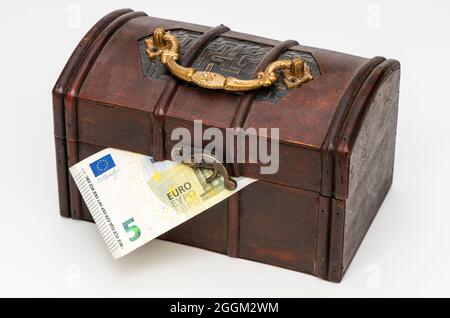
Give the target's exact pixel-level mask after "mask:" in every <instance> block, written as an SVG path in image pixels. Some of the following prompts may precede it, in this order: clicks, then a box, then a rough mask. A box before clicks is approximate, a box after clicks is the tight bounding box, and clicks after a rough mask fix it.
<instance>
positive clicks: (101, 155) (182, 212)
mask: <svg viewBox="0 0 450 318" xmlns="http://www.w3.org/2000/svg"><path fill="white" fill-rule="evenodd" d="M70 173H71V175H72V177H73V179H74V181H75V183H76V185H77V187H78V189H79V191H80V193H81V195H82V197H83V199H84V201H85V203H86V206H87V207H88V209H89V212H90V213H91V215H92V217H93V219H94V221H95V223H96V224H97V227H98V229H99V231H100V234H101V235H102V237H103V239H104V241H105V243H106V245H107V247H108V249H109V250H110V251H111V253H112V256H113V257H114V258H119V257H122V256H124V255H126V254H128V253H130V252H131V251H133V250H135V249H137V248H138V247H140V246H142V245H144V244H145V243H147V242H149V241H151V240H153V239H154V238H156V237H158V236H160V235H161V234H163V233H165V232H167V231H169V230H170V229H172V228H174V227H176V226H178V225H180V224H182V223H183V222H186V221H187V220H189V219H190V218H192V217H195V216H196V215H198V214H199V213H202V212H203V211H205V210H207V209H208V208H210V207H212V206H213V205H215V204H217V203H219V202H220V201H222V200H224V199H226V198H228V197H229V196H230V195H232V194H233V193H235V192H237V191H239V190H241V189H242V188H243V187H245V186H247V185H249V184H250V183H252V182H254V181H256V180H254V179H250V178H244V177H240V178H235V180H236V182H237V187H236V189H235V190H233V191H229V190H227V189H225V187H224V184H223V178H222V177H217V178H215V179H214V180H213V181H212V182H209V183H208V182H206V179H207V177H208V176H209V175H210V174H211V173H212V172H211V171H210V170H208V169H201V168H192V167H190V166H188V165H185V164H182V163H176V162H173V161H161V162H154V161H153V159H152V158H151V157H149V156H144V155H141V154H137V153H133V152H128V151H123V150H118V149H113V148H107V149H104V150H102V151H100V152H98V153H96V154H94V155H92V156H90V157H89V158H86V159H84V160H82V161H80V162H79V163H77V164H75V165H74V166H72V167H71V168H70Z"/></svg>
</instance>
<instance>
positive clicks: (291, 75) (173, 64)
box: [145, 28, 313, 92]
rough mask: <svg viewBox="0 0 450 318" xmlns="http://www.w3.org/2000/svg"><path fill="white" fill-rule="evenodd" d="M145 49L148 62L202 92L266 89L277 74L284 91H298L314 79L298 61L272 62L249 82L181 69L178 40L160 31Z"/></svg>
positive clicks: (157, 31) (304, 64) (299, 59)
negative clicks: (158, 64) (279, 72)
mask: <svg viewBox="0 0 450 318" xmlns="http://www.w3.org/2000/svg"><path fill="white" fill-rule="evenodd" d="M145 45H146V46H147V51H146V53H147V56H148V57H149V58H150V59H155V58H157V57H159V59H160V61H161V63H162V64H164V65H165V66H166V67H167V69H168V70H169V71H170V73H172V74H173V75H174V76H176V77H178V78H179V79H182V80H184V81H186V82H188V83H194V84H197V85H198V86H200V87H204V88H209V89H223V90H226V91H234V92H237V91H249V90H254V89H257V88H260V87H263V86H264V87H268V86H271V85H272V84H273V83H274V82H275V81H276V80H277V77H278V75H277V72H276V71H277V70H282V71H283V75H284V82H285V83H286V86H287V88H294V87H298V86H300V85H302V84H304V83H306V82H308V81H310V80H312V79H313V76H312V74H311V70H310V68H309V66H308V65H307V64H306V62H304V61H303V60H302V59H301V58H293V59H290V60H278V61H275V62H272V63H271V64H269V65H268V66H267V67H266V69H265V70H264V72H259V73H258V74H257V76H256V78H255V79H251V80H241V79H238V78H234V77H225V76H222V75H220V74H218V73H214V72H208V71H198V70H196V69H195V68H192V67H183V66H181V65H180V64H178V63H177V61H178V59H179V57H180V44H179V42H178V40H177V38H176V37H175V36H173V35H172V34H170V32H168V31H164V30H163V29H162V28H156V29H155V31H154V32H153V36H152V37H151V38H149V39H147V40H145Z"/></svg>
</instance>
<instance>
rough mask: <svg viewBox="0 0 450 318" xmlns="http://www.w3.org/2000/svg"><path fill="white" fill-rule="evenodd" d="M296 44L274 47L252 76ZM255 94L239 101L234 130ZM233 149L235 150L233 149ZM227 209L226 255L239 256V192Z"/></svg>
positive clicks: (234, 166)
mask: <svg viewBox="0 0 450 318" xmlns="http://www.w3.org/2000/svg"><path fill="white" fill-rule="evenodd" d="M297 44H298V42H297V41H294V40H287V41H284V42H281V43H280V44H278V45H276V46H274V47H273V48H272V49H271V50H270V51H269V52H267V54H266V55H265V56H264V57H263V59H262V60H261V61H260V62H259V64H258V66H257V67H256V69H255V71H254V74H253V75H254V76H256V74H257V73H258V72H260V71H262V70H264V69H265V68H266V67H267V65H269V64H270V63H272V62H273V61H274V60H277V59H278V58H279V57H280V55H281V54H283V53H284V52H285V51H286V50H288V49H289V48H291V47H292V46H295V45H297ZM256 94H257V92H256V91H253V92H249V93H246V94H245V95H244V96H243V97H242V98H241V100H240V101H239V105H238V108H237V110H236V113H235V114H234V117H233V121H232V124H231V126H232V127H233V128H235V129H243V126H244V124H245V121H246V119H247V116H248V113H249V111H250V108H251V106H252V103H253V100H254V99H255V97H256ZM233 149H235V148H234V147H233ZM236 159H237V158H235V160H234V162H233V164H232V175H233V176H236V177H239V176H240V171H239V164H238V163H237V162H236V161H237V160H236ZM227 207H228V255H229V256H233V257H238V256H239V223H240V222H239V210H240V209H239V192H237V193H235V194H233V195H232V196H230V197H229V198H228V199H227Z"/></svg>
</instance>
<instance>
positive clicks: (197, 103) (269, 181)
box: [53, 9, 400, 282]
mask: <svg viewBox="0 0 450 318" xmlns="http://www.w3.org/2000/svg"><path fill="white" fill-rule="evenodd" d="M399 79H400V64H399V62H397V61H395V60H387V59H385V58H383V57H374V58H372V59H367V58H362V57H357V56H352V55H348V54H342V53H338V52H333V51H329V50H323V49H318V48H313V47H307V46H303V45H300V44H298V43H297V42H296V41H292V40H288V41H284V42H279V41H275V40H270V39H266V38H262V37H257V36H253V35H248V34H242V33H238V32H234V31H230V29H229V28H227V27H226V26H224V25H219V26H217V27H212V28H211V27H205V26H201V25H195V24H190V23H184V22H178V21H171V20H164V19H160V18H154V17H149V16H147V15H146V14H145V13H142V12H134V11H132V10H128V9H124V10H117V11H114V12H112V13H110V14H108V15H107V16H105V17H104V18H102V19H101V20H100V21H99V22H98V23H97V24H95V25H94V26H93V27H92V29H91V30H90V31H89V32H88V33H87V34H86V36H85V37H84V38H83V39H82V40H81V42H80V44H79V45H78V46H77V47H76V49H75V51H74V52H73V54H72V56H71V57H70V59H69V61H68V62H67V65H66V66H65V68H64V70H63V71H62V73H61V75H60V77H59V79H58V81H57V83H56V85H55V87H54V89H53V109H54V125H55V145H56V156H57V171H58V185H59V200H60V212H61V215H63V216H66V217H71V218H73V219H82V220H87V221H92V217H91V215H90V213H89V211H88V209H87V207H86V205H85V204H84V202H83V201H82V199H81V197H80V193H79V191H78V189H77V187H76V185H75V183H74V182H73V180H72V179H71V177H69V173H68V168H69V167H70V166H72V165H73V164H75V163H77V162H78V161H80V160H82V159H84V158H86V157H88V156H90V155H92V154H94V153H96V152H98V151H100V150H102V149H104V148H107V147H112V148H118V149H123V150H128V151H133V152H137V153H141V154H146V155H150V156H152V157H153V158H155V160H164V159H172V158H173V151H174V147H175V145H176V144H177V142H176V141H174V140H172V138H170V136H172V133H173V132H174V130H175V129H177V128H180V127H182V128H185V129H188V130H189V131H192V132H193V133H194V134H195V131H194V130H195V123H198V122H199V121H201V122H200V125H201V127H202V128H203V129H207V128H211V127H213V128H217V129H219V130H220V131H224V132H225V131H226V130H227V129H234V131H241V132H242V131H246V130H247V129H248V128H252V129H253V130H252V131H256V135H257V137H258V138H259V137H261V140H263V139H264V138H265V139H264V140H266V141H267V142H268V143H270V142H275V141H276V142H277V143H278V148H277V149H276V150H277V155H278V162H277V169H276V172H275V173H263V169H262V168H263V167H265V166H267V162H262V161H259V160H258V158H256V160H254V159H255V158H253V157H251V154H250V152H249V151H248V150H247V149H246V148H245V149H243V153H244V157H245V160H244V161H243V162H242V161H238V160H235V161H232V162H229V160H224V157H227V158H231V159H233V158H236V154H235V153H231V154H230V152H231V150H230V149H232V150H233V151H234V150H236V149H241V148H242V147H243V146H242V143H241V144H239V145H238V144H237V138H233V139H232V140H231V142H230V140H228V141H227V142H225V141H224V143H223V144H224V149H225V150H224V154H222V155H220V156H219V155H217V160H218V161H219V162H220V164H221V166H222V167H223V168H224V172H223V173H222V175H223V177H224V179H227V180H233V177H236V176H245V177H250V178H255V179H258V181H256V182H254V183H252V184H251V185H249V186H248V187H246V188H244V189H243V190H242V191H240V192H238V193H236V194H234V195H233V196H231V197H230V198H228V199H227V200H225V201H222V202H221V203H219V204H217V205H215V206H214V207H212V208H210V209H209V210H208V211H205V212H204V213H202V214H200V215H198V216H197V217H194V218H193V219H191V220H189V221H188V222H186V223H184V224H182V225H180V226H178V227H176V228H174V229H173V230H171V231H169V232H167V233H166V234H164V235H163V236H161V239H164V240H169V241H173V242H178V243H183V244H188V245H191V246H196V247H200V248H203V249H207V250H211V251H214V252H219V253H223V254H227V255H229V256H233V257H240V258H244V259H249V260H254V261H259V262H263V263H267V264H271V265H275V266H279V267H284V268H288V269H293V270H296V271H301V272H306V273H310V274H313V275H316V276H318V277H321V278H323V279H326V280H330V281H335V282H338V281H340V280H341V279H342V276H343V274H344V272H345V271H346V269H347V268H348V266H349V264H350V262H351V260H352V258H353V256H354V255H355V253H356V251H357V249H358V247H359V245H360V243H361V241H362V239H363V237H364V235H365V233H366V232H367V230H368V228H369V226H370V224H371V222H372V220H373V219H374V217H375V215H376V213H377V211H378V209H379V208H380V205H381V204H382V202H383V199H384V198H385V196H386V194H387V192H388V190H389V188H390V186H391V184H392V177H393V163H394V150H395V135H396V122H397V110H398V93H399ZM272 128H277V129H278V133H277V136H274V135H273V134H269V133H267V134H266V135H265V136H262V134H263V133H261V132H267V131H269V130H270V129H272ZM270 131H272V130H270ZM262 137H264V138H262ZM205 144H206V141H202V142H201V143H200V145H198V144H197V145H191V146H192V149H196V148H198V146H200V148H202V147H204V146H205ZM246 144H247V142H244V146H245V145H246ZM187 146H189V145H187ZM266 146H267V147H269V146H268V145H266ZM269 149H270V147H269ZM271 155H273V154H271Z"/></svg>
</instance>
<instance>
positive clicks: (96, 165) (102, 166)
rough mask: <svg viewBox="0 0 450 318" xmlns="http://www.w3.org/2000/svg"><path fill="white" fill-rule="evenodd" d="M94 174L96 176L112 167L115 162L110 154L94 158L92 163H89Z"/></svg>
mask: <svg viewBox="0 0 450 318" xmlns="http://www.w3.org/2000/svg"><path fill="white" fill-rule="evenodd" d="M89 166H90V167H91V170H92V172H93V173H94V176H96V177H98V176H99V175H101V174H102V173H104V172H106V171H108V170H110V169H112V168H114V167H115V166H116V164H115V163H114V160H113V158H112V157H111V155H110V154H107V155H106V156H104V157H101V158H100V159H98V160H95V161H94V162H93V163H91V164H89Z"/></svg>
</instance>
